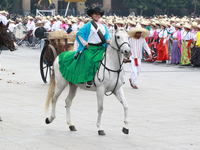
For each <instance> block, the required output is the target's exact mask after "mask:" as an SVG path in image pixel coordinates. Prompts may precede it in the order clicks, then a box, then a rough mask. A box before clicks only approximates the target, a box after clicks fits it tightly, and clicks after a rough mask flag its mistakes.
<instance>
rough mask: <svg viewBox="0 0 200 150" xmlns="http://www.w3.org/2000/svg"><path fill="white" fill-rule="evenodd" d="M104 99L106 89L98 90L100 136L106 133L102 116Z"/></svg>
mask: <svg viewBox="0 0 200 150" xmlns="http://www.w3.org/2000/svg"><path fill="white" fill-rule="evenodd" d="M103 99H104V89H102V88H98V89H97V104H98V118H97V127H98V128H99V131H98V133H99V135H105V132H104V130H103V128H102V126H101V115H102V112H103Z"/></svg>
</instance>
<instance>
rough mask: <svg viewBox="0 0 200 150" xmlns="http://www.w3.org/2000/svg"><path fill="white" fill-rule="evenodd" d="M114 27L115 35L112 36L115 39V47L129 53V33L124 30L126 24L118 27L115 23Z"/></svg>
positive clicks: (125, 53) (126, 53)
mask: <svg viewBox="0 0 200 150" xmlns="http://www.w3.org/2000/svg"><path fill="white" fill-rule="evenodd" d="M114 27H115V35H114V36H113V38H114V39H115V43H116V45H117V49H118V50H119V51H120V52H121V53H123V54H124V55H129V54H130V53H131V48H130V45H129V35H128V34H127V32H126V29H127V28H128V24H127V25H126V26H125V27H118V26H117V25H116V24H115V25H114Z"/></svg>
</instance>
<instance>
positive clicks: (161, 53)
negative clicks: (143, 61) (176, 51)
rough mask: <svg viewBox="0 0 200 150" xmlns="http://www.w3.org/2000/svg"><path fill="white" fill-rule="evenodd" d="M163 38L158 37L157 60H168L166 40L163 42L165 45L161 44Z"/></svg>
mask: <svg viewBox="0 0 200 150" xmlns="http://www.w3.org/2000/svg"><path fill="white" fill-rule="evenodd" d="M163 41H164V38H162V39H160V42H159V45H158V46H157V53H158V57H157V61H165V60H169V51H168V42H167V41H166V42H165V46H163Z"/></svg>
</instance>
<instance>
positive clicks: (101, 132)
mask: <svg viewBox="0 0 200 150" xmlns="http://www.w3.org/2000/svg"><path fill="white" fill-rule="evenodd" d="M98 133H99V135H106V134H105V132H104V130H99V131H98Z"/></svg>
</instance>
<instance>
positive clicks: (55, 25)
mask: <svg viewBox="0 0 200 150" xmlns="http://www.w3.org/2000/svg"><path fill="white" fill-rule="evenodd" d="M52 29H53V30H54V31H57V30H58V29H60V25H59V23H58V21H54V24H53V26H52Z"/></svg>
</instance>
